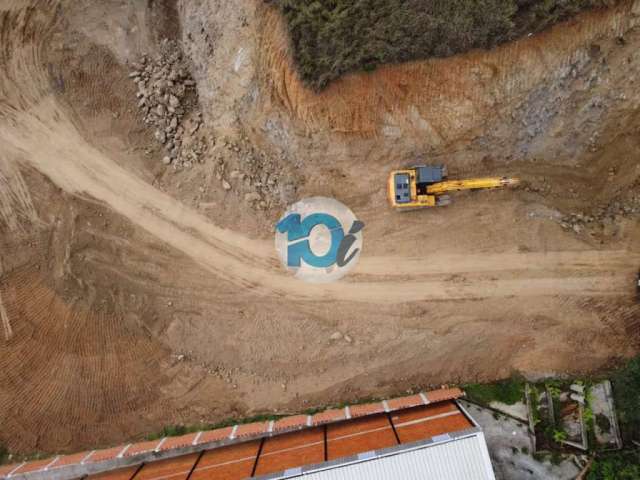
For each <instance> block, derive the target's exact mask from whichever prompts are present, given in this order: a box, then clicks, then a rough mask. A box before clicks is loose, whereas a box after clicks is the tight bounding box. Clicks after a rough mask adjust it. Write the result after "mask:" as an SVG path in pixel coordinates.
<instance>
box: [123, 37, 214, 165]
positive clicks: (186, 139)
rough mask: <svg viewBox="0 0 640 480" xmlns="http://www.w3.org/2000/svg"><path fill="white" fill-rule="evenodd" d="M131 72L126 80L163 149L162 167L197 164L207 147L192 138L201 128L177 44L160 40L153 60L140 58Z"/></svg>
mask: <svg viewBox="0 0 640 480" xmlns="http://www.w3.org/2000/svg"><path fill="white" fill-rule="evenodd" d="M133 68H134V70H133V71H132V72H131V73H130V75H129V77H130V78H131V79H132V80H133V81H134V82H135V83H136V84H137V86H138V92H137V94H136V96H137V98H138V108H139V109H140V111H141V112H142V114H143V115H144V122H145V124H147V125H149V126H150V127H152V128H154V130H155V132H154V136H155V138H156V140H157V141H158V142H159V143H160V144H162V145H163V147H164V149H165V152H166V155H165V156H164V158H163V159H162V161H163V163H164V164H165V165H169V164H173V165H174V166H176V167H177V166H182V167H190V166H191V165H193V164H194V163H198V162H201V161H202V155H203V153H204V150H206V148H207V145H206V143H205V142H204V141H202V140H201V139H199V138H197V136H196V133H197V132H198V130H199V129H200V126H201V125H202V114H201V113H200V112H199V111H197V97H196V90H195V86H196V83H195V81H194V80H193V79H192V78H191V76H190V74H189V71H188V69H187V68H186V64H185V62H184V59H183V57H182V53H181V50H180V48H179V46H178V44H177V43H176V42H174V41H169V40H167V39H165V40H163V41H162V43H161V44H160V51H159V53H158V54H157V55H156V56H155V57H153V58H151V57H149V56H148V55H143V56H142V57H141V59H140V61H139V62H138V63H135V64H133Z"/></svg>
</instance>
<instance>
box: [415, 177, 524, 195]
mask: <svg viewBox="0 0 640 480" xmlns="http://www.w3.org/2000/svg"><path fill="white" fill-rule="evenodd" d="M517 183H518V180H517V179H515V178H507V177H487V178H470V179H467V180H446V181H444V182H438V183H434V184H432V185H429V186H428V187H427V193H428V194H429V195H441V194H443V193H447V192H456V191H458V190H478V189H484V188H500V187H504V186H507V185H516V184H517Z"/></svg>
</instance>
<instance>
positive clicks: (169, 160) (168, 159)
mask: <svg viewBox="0 0 640 480" xmlns="http://www.w3.org/2000/svg"><path fill="white" fill-rule="evenodd" d="M162 163H164V164H165V165H169V164H171V157H169V156H165V157H164V158H163V159H162Z"/></svg>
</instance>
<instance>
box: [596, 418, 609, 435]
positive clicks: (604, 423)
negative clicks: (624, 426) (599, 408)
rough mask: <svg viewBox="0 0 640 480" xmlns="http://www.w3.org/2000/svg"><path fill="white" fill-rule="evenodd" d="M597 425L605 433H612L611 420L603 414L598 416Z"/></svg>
mask: <svg viewBox="0 0 640 480" xmlns="http://www.w3.org/2000/svg"><path fill="white" fill-rule="evenodd" d="M596 425H598V428H599V429H600V430H601V431H602V432H604V433H609V432H610V431H611V422H610V421H609V418H608V417H607V416H606V415H604V414H602V413H598V414H597V415H596Z"/></svg>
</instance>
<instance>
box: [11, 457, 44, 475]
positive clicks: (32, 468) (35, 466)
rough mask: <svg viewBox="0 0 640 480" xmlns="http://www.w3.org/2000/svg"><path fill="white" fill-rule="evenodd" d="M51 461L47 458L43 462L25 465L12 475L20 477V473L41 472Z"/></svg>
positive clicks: (38, 461) (37, 461)
mask: <svg viewBox="0 0 640 480" xmlns="http://www.w3.org/2000/svg"><path fill="white" fill-rule="evenodd" d="M53 460H54V459H53V458H47V459H45V460H36V461H33V462H28V463H25V464H24V465H23V466H21V467H20V468H19V469H18V470H16V471H15V472H13V475H20V474H22V473H29V472H37V471H38V470H43V469H44V467H46V466H47V465H49V464H50V463H51V462H52V461H53Z"/></svg>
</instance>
